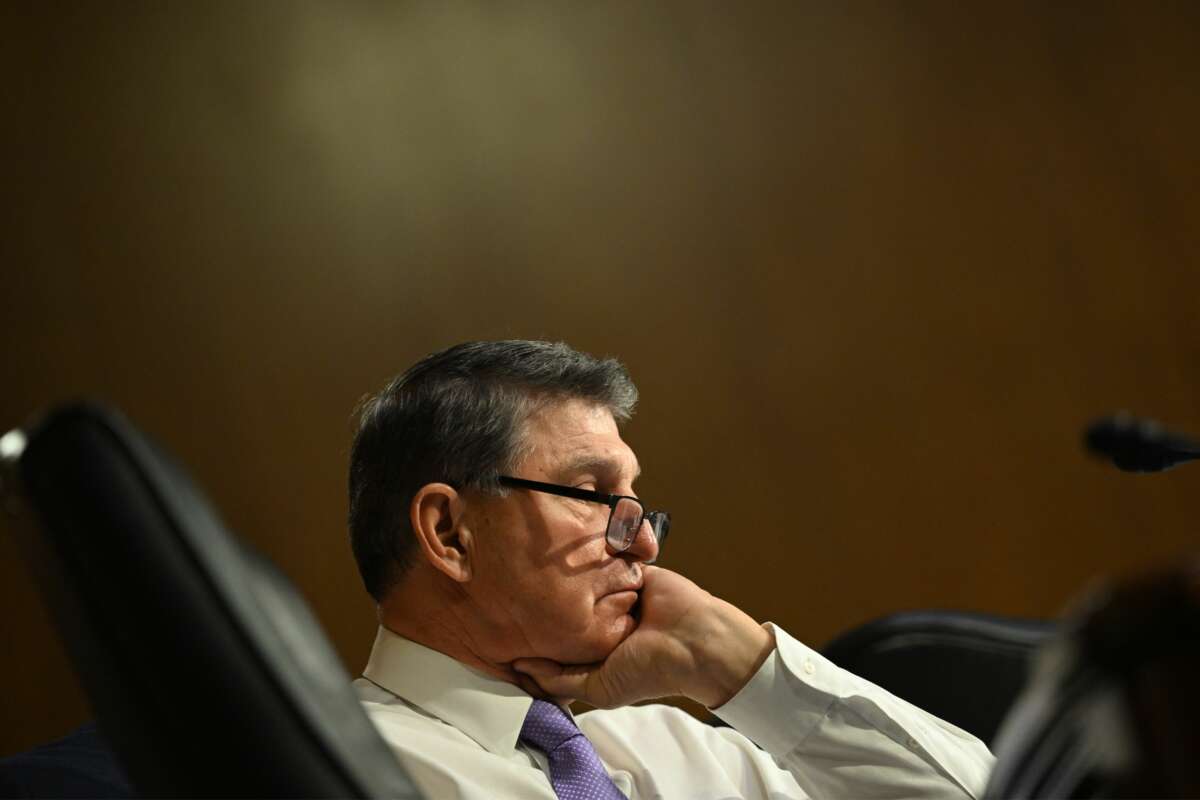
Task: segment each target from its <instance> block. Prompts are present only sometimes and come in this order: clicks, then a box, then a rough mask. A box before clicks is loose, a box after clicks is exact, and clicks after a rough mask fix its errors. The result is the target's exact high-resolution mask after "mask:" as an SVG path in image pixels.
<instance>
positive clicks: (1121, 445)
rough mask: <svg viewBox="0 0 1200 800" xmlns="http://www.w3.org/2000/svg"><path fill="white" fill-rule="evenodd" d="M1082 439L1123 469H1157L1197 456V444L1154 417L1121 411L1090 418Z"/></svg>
mask: <svg viewBox="0 0 1200 800" xmlns="http://www.w3.org/2000/svg"><path fill="white" fill-rule="evenodd" d="M1083 443H1084V447H1086V448H1087V450H1088V452H1090V453H1092V454H1093V455H1096V456H1099V457H1101V458H1104V459H1107V460H1109V461H1112V463H1113V464H1115V465H1116V467H1117V468H1118V469H1122V470H1125V471H1126V472H1161V471H1162V470H1164V469H1170V468H1171V467H1173V466H1175V465H1176V464H1182V463H1184V462H1185V461H1195V460H1196V459H1198V458H1200V444H1197V443H1196V442H1193V441H1192V440H1190V439H1188V438H1186V437H1184V436H1180V435H1179V434H1176V433H1171V432H1169V431H1167V430H1165V429H1164V428H1163V427H1162V426H1161V425H1159V424H1158V423H1157V422H1155V421H1154V420H1149V419H1138V418H1137V417H1134V416H1131V415H1129V414H1124V413H1122V414H1116V415H1114V416H1111V417H1105V418H1104V419H1101V420H1097V421H1096V422H1093V423H1092V424H1091V425H1089V426H1088V428H1087V430H1086V431H1084V434H1083Z"/></svg>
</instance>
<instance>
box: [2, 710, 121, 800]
mask: <svg viewBox="0 0 1200 800" xmlns="http://www.w3.org/2000/svg"><path fill="white" fill-rule="evenodd" d="M0 797H41V798H68V797H92V798H105V799H106V800H107V799H109V798H127V797H134V793H133V788H132V787H131V786H130V785H129V781H128V779H127V778H126V777H125V773H124V772H122V771H121V768H120V766H118V764H117V762H116V759H115V757H114V756H113V753H112V750H111V749H110V748H109V747H108V744H107V743H106V742H105V741H104V739H103V738H102V737H101V736H100V733H99V732H98V731H97V730H96V725H95V723H92V722H89V723H88V724H86V725H84V726H82V727H80V728H79V729H78V730H76V731H74V732H73V733H71V734H70V735H68V736H65V737H63V738H62V739H59V740H58V741H55V742H50V743H49V744H44V745H42V746H41V747H36V748H34V749H33V750H30V751H29V752H27V753H20V754H18V755H15V756H10V757H8V758H5V759H3V760H0Z"/></svg>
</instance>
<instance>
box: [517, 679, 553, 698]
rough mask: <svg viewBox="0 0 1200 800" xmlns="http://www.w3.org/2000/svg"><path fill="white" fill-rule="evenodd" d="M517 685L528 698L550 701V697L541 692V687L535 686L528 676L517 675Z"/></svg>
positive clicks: (534, 682) (535, 683)
mask: <svg viewBox="0 0 1200 800" xmlns="http://www.w3.org/2000/svg"><path fill="white" fill-rule="evenodd" d="M517 685H518V686H520V687H521V688H522V689H524V690H525V693H526V694H528V695H529V696H530V697H536V698H537V699H538V700H552V699H554V698H552V697H551V696H550V695H548V694H546V693H545V692H544V691H542V687H540V686H538V685H537V682H536V681H535V680H534V679H533V678H531V677H529V676H528V675H522V674H521V673H517Z"/></svg>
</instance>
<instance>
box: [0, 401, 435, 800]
mask: <svg viewBox="0 0 1200 800" xmlns="http://www.w3.org/2000/svg"><path fill="white" fill-rule="evenodd" d="M230 457H231V458H234V457H236V454H233V453H231V454H230ZM0 458H2V459H3V464H4V470H3V476H4V482H5V487H4V488H5V493H4V494H5V498H6V504H8V505H10V507H11V506H12V505H14V503H15V505H16V508H15V511H16V514H17V516H18V517H19V518H20V519H19V520H18V521H19V522H21V521H23V522H24V523H27V524H22V525H18V528H19V529H20V530H21V531H22V535H21V536H20V537H19V538H21V540H22V542H23V547H24V549H25V551H26V553H27V555H28V558H29V560H30V563H31V564H32V565H33V566H34V571H35V573H36V577H37V579H38V583H39V585H40V588H41V590H42V593H43V595H44V596H45V598H46V600H47V602H48V604H49V605H50V607H51V611H52V613H53V614H54V616H55V620H56V623H57V625H58V628H59V631H60V633H61V634H62V636H63V639H64V642H65V645H66V648H67V651H68V653H69V655H70V657H71V659H72V661H73V662H74V665H75V668H76V672H77V673H78V675H79V677H80V680H81V682H82V683H83V686H84V689H85V691H86V692H87V694H88V696H89V698H90V699H91V702H92V705H93V708H94V709H95V711H96V714H97V718H98V723H99V727H100V730H101V732H102V733H103V735H104V738H105V739H106V740H107V741H108V742H109V743H110V744H111V746H112V748H113V749H114V750H115V752H116V754H117V756H118V759H119V761H120V763H121V765H122V766H123V767H124V772H125V773H126V774H127V775H128V777H129V779H130V781H131V782H132V784H133V787H134V788H135V789H136V790H137V791H138V792H139V793H140V794H142V795H145V796H154V797H167V796H171V797H189V796H190V797H199V796H204V797H232V796H237V797H417V796H418V794H417V792H416V790H415V789H414V787H413V785H412V784H411V782H410V781H409V779H408V776H407V775H406V774H405V773H404V771H403V769H402V768H401V766H400V765H399V763H398V762H397V760H396V759H395V757H394V756H393V754H392V752H391V751H390V749H389V748H388V747H387V745H386V743H385V742H384V741H383V740H382V739H381V738H380V736H379V735H378V733H377V732H376V730H375V728H374V727H373V726H372V724H371V722H370V720H368V719H367V717H366V715H365V714H364V712H363V710H362V708H361V706H360V704H359V703H358V700H357V698H356V697H355V695H354V693H353V691H352V689H351V687H350V678H349V676H348V675H347V674H346V672H345V670H343V668H342V666H341V664H340V662H339V661H338V658H337V655H336V653H335V652H334V650H333V648H332V647H331V646H330V644H329V643H328V641H327V640H326V638H325V636H324V634H323V633H322V631H321V628H320V626H319V625H318V623H317V622H316V621H315V619H314V618H313V617H312V615H311V613H310V612H309V609H308V607H307V606H306V605H305V603H304V601H303V600H302V599H301V598H300V596H299V595H298V594H297V593H296V591H295V590H294V588H293V587H292V586H291V585H290V584H289V582H288V581H287V580H286V579H285V578H284V577H283V576H282V575H281V574H280V573H279V572H278V571H277V570H276V569H275V568H274V567H273V566H272V565H271V564H270V563H268V562H267V561H266V560H265V559H264V558H262V557H260V556H258V555H257V554H255V553H254V552H252V551H251V550H249V549H248V548H247V547H246V546H244V545H243V544H242V543H240V542H239V541H238V540H237V539H236V538H235V537H234V536H232V535H230V534H229V533H228V532H227V531H226V529H225V527H224V525H223V524H222V523H221V521H220V520H219V519H218V517H217V515H216V514H215V513H214V511H213V509H212V508H211V507H210V505H209V504H208V503H207V502H206V501H205V499H204V498H203V497H202V496H201V495H200V493H199V491H198V490H197V489H196V488H195V487H194V486H193V485H192V483H191V481H189V480H188V478H187V477H186V476H185V475H184V474H183V472H182V471H181V470H180V469H178V468H177V467H176V466H175V465H174V464H173V463H172V462H171V460H170V459H169V458H168V457H167V456H165V455H164V454H163V453H162V452H161V451H159V450H158V449H157V448H156V447H155V446H154V444H152V443H151V442H150V441H149V440H148V439H147V438H146V437H145V436H143V435H142V434H141V433H139V432H138V431H137V430H136V429H135V428H134V427H133V426H132V425H130V424H129V423H128V422H127V421H126V420H125V419H124V418H122V417H121V416H120V415H118V414H116V413H114V412H112V411H109V410H106V409H104V408H101V407H97V406H93V405H87V404H80V405H73V406H69V407H65V408H62V409H60V410H57V411H55V412H53V413H51V414H49V415H48V416H46V417H45V418H43V419H42V420H41V421H40V422H38V423H37V424H36V425H34V426H32V427H30V428H29V429H28V430H25V431H14V432H11V433H10V434H8V435H6V436H5V437H4V438H3V439H0Z"/></svg>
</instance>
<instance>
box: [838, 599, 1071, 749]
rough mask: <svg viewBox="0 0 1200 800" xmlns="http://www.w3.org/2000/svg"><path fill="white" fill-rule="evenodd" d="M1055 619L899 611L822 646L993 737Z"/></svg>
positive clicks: (844, 663) (877, 680)
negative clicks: (1040, 619) (1050, 621)
mask: <svg viewBox="0 0 1200 800" xmlns="http://www.w3.org/2000/svg"><path fill="white" fill-rule="evenodd" d="M1054 630H1055V628H1054V625H1053V624H1052V623H1048V622H1041V621H1033V620H1020V619H1010V618H1006V617H995V616H988V615H984V614H968V613H964V612H956V611H911V612H904V613H900V614H892V615H890V616H887V617H883V618H881V619H877V620H874V621H872V622H868V623H866V624H864V625H861V626H860V627H857V628H854V629H853V630H850V631H847V632H846V633H843V634H841V635H840V636H838V637H837V638H836V639H834V640H833V641H831V642H830V643H829V644H827V645H826V646H825V648H824V649H823V650H822V652H823V653H824V655H825V656H826V657H827V658H829V660H831V661H833V662H834V663H835V664H837V665H838V666H840V667H843V668H844V669H848V670H850V671H851V672H853V673H855V674H856V675H859V676H861V677H863V678H866V679H867V680H869V681H871V682H872V683H874V684H876V685H878V686H882V687H883V688H884V689H887V690H888V691H889V692H891V693H892V694H895V695H897V696H898V697H902V698H904V699H905V700H907V701H909V702H910V703H913V704H914V705H916V706H918V707H920V708H923V709H925V710H926V711H928V712H930V713H931V714H934V715H935V716H938V717H941V718H942V719H944V720H946V721H947V722H952V723H954V724H955V725H957V726H958V727H960V728H962V729H964V730H966V731H969V732H970V733H972V734H974V735H975V736H977V737H979V738H980V739H982V740H983V741H985V742H989V743H990V742H991V740H992V739H993V737H994V736H995V734H996V731H997V729H998V728H999V727H1000V723H1001V721H1002V720H1003V719H1004V716H1005V714H1007V713H1008V710H1009V708H1010V707H1011V706H1012V704H1013V701H1014V700H1015V699H1016V698H1017V695H1018V694H1019V693H1020V691H1021V689H1022V688H1023V687H1024V686H1025V683H1026V679H1027V676H1028V672H1029V666H1030V661H1031V659H1032V657H1033V654H1034V652H1035V651H1036V649H1037V647H1038V646H1039V645H1040V644H1042V642H1044V641H1046V640H1047V639H1048V638H1049V637H1050V636H1051V635H1052V633H1053V632H1054Z"/></svg>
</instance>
